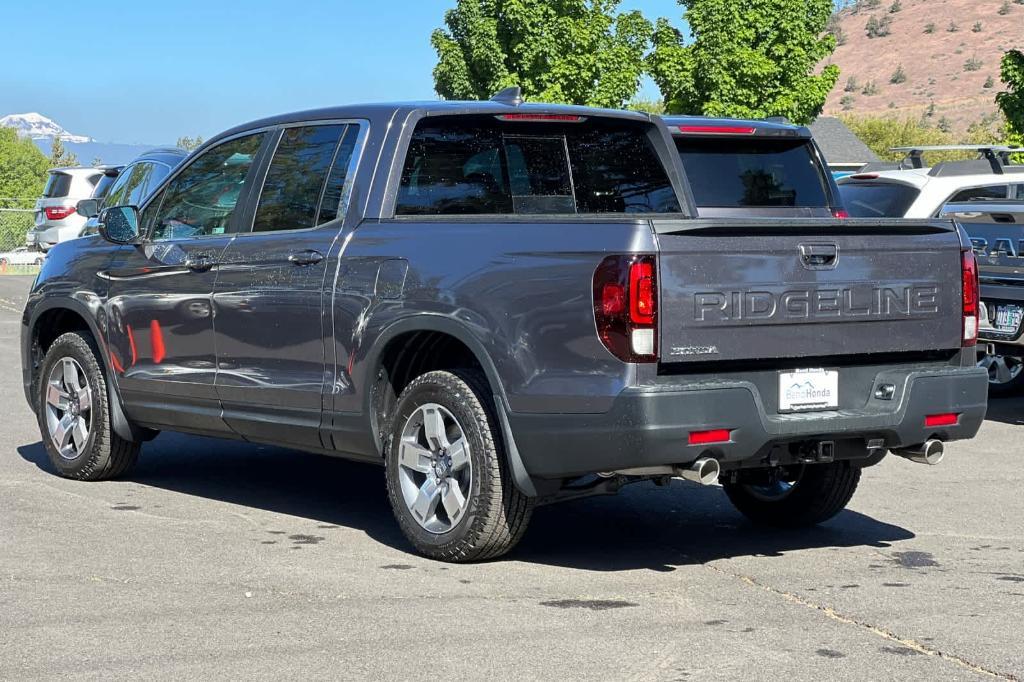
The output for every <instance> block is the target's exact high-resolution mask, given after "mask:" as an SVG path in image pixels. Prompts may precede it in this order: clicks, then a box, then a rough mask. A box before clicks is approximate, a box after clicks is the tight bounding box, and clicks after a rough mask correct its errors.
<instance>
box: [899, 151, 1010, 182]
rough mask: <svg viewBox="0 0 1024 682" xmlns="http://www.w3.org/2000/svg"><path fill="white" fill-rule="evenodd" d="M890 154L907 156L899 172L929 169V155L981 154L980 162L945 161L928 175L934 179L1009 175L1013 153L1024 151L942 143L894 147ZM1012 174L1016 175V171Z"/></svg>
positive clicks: (934, 167)
mask: <svg viewBox="0 0 1024 682" xmlns="http://www.w3.org/2000/svg"><path fill="white" fill-rule="evenodd" d="M891 151H894V152H904V153H905V154H906V156H905V157H904V158H903V160H902V161H900V163H899V169H900V170H903V169H906V168H927V165H926V164H925V160H924V155H925V153H926V152H978V159H977V160H974V161H943V162H942V163H937V164H935V166H933V167H932V168H931V170H929V171H928V175H931V176H933V177H948V176H952V175H977V174H979V173H995V174H996V175H1002V174H1003V173H1004V172H1006V170H1007V168H1006V167H1007V166H1009V165H1010V154H1013V153H1017V152H1022V151H1024V150H1022V149H1019V148H1016V147H1007V146H1005V145H993V144H982V145H974V144H941V145H921V146H911V147H892V148H891ZM1022 168H1024V167H1022ZM1012 172H1016V170H1014V171H1012Z"/></svg>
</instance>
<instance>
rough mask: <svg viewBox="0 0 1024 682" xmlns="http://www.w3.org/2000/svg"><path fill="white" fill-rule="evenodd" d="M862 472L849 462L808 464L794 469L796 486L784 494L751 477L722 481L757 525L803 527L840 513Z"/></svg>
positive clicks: (740, 508) (745, 513) (734, 500)
mask: <svg viewBox="0 0 1024 682" xmlns="http://www.w3.org/2000/svg"><path fill="white" fill-rule="evenodd" d="M860 472H861V468H860V467H857V466H851V465H850V463H849V462H833V463H831V464H806V465H801V466H799V467H794V473H795V474H796V475H795V476H794V482H793V485H792V486H791V487H790V488H789V489H788V490H786V491H785V492H778V491H776V490H773V489H770V488H766V487H762V486H758V485H757V482H755V481H751V480H750V479H749V478H747V479H744V478H740V480H739V481H737V482H723V484H722V487H723V488H724V489H725V494H726V495H727V496H728V497H729V501H730V502H732V503H733V506H735V507H736V509H738V510H739V511H740V512H741V513H742V514H743V515H744V516H746V517H747V518H748V519H750V520H751V521H752V522H754V523H755V524H758V525H764V526H776V527H783V528H800V527H806V526H813V525H816V524H819V523H822V522H824V521H827V520H829V519H830V518H832V517H833V516H835V515H836V514H838V513H839V512H841V511H842V510H843V509H844V508H845V507H846V505H847V504H848V503H849V502H850V499H851V498H852V497H853V493H854V492H855V491H856V490H857V484H858V483H859V482H860ZM773 492H776V493H777V494H776V495H774V496H773Z"/></svg>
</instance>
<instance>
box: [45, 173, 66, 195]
mask: <svg viewBox="0 0 1024 682" xmlns="http://www.w3.org/2000/svg"><path fill="white" fill-rule="evenodd" d="M69 194H71V176H70V175H68V174H67V173H50V177H49V179H48V180H47V181H46V188H45V189H44V190H43V196H44V197H46V198H47V199H54V198H57V197H66V196H67V195H69Z"/></svg>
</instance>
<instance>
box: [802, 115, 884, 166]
mask: <svg viewBox="0 0 1024 682" xmlns="http://www.w3.org/2000/svg"><path fill="white" fill-rule="evenodd" d="M809 128H810V129H811V134H812V135H813V136H814V139H815V141H816V142H817V143H818V146H819V147H821V152H822V154H824V155H825V160H826V162H827V163H828V164H829V165H842V166H851V165H854V164H865V163H870V162H872V161H881V159H879V158H878V155H877V154H875V153H874V152H873V151H871V149H870V148H869V147H868V146H867V145H866V144H864V143H863V142H861V140H860V138H859V137H857V136H856V135H854V134H853V131H852V130H850V129H849V128H847V127H846V125H845V124H844V123H843V122H842V121H840V120H839V119H838V118H832V117H830V116H820V117H818V120H816V121H815V122H814V123H812V124H811V125H810V126H809Z"/></svg>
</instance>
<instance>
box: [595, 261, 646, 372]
mask: <svg viewBox="0 0 1024 682" xmlns="http://www.w3.org/2000/svg"><path fill="white" fill-rule="evenodd" d="M657 270H658V268H657V261H656V260H655V258H654V256H609V257H607V258H605V259H604V260H603V261H601V265H599V266H598V268H597V270H596V271H595V272H594V320H595V321H596V322H597V335H598V336H599V337H600V338H601V343H603V344H604V345H605V348H607V349H608V350H609V351H611V353H612V355H614V356H615V357H617V358H619V359H620V360H624V361H625V362H654V361H655V360H657V357H658V333H657V330H658V327H657V323H658V281H657Z"/></svg>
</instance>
